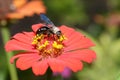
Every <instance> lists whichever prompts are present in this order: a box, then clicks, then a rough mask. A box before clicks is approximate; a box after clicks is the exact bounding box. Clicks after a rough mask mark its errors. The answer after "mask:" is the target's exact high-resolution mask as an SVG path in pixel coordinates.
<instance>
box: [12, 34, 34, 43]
mask: <svg viewBox="0 0 120 80" xmlns="http://www.w3.org/2000/svg"><path fill="white" fill-rule="evenodd" d="M33 37H34V33H33V32H24V33H17V34H16V35H14V36H13V38H14V39H16V40H18V41H20V42H24V43H27V44H31V43H32V38H33Z"/></svg>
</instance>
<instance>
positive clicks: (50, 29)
mask: <svg viewBox="0 0 120 80" xmlns="http://www.w3.org/2000/svg"><path fill="white" fill-rule="evenodd" d="M40 18H41V20H42V21H44V22H45V26H43V27H41V28H39V29H38V30H37V31H36V34H39V35H41V34H47V35H50V34H56V35H57V37H60V36H61V35H62V33H61V31H60V29H59V28H58V27H56V26H55V25H54V24H53V22H52V21H51V20H50V19H49V18H48V17H47V16H46V15H45V14H43V13H42V14H40Z"/></svg>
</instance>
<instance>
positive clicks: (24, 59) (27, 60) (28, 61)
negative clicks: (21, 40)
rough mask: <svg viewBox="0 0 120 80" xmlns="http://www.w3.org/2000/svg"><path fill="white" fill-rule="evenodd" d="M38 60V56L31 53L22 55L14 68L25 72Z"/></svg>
mask: <svg viewBox="0 0 120 80" xmlns="http://www.w3.org/2000/svg"><path fill="white" fill-rule="evenodd" d="M39 59H40V56H39V55H36V53H33V54H31V53H30V54H27V55H23V54H22V56H21V57H19V58H18V60H17V61H16V66H17V68H19V69H21V70H26V69H28V68H30V67H32V65H33V64H34V63H35V62H36V61H38V60H39Z"/></svg>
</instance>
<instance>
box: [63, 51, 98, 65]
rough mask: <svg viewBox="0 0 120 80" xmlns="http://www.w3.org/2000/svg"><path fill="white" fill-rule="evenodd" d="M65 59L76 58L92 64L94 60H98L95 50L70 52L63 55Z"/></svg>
mask: <svg viewBox="0 0 120 80" xmlns="http://www.w3.org/2000/svg"><path fill="white" fill-rule="evenodd" d="M62 56H64V57H69V58H75V59H78V60H81V61H84V62H88V63H91V62H93V60H95V59H96V54H95V52H94V51H93V50H89V49H83V50H76V51H72V52H68V53H65V54H63V55H62Z"/></svg>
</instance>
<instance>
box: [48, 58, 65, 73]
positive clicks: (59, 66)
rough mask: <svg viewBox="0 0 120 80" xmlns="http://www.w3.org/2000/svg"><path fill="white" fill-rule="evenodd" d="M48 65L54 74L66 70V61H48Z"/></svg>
mask: <svg viewBox="0 0 120 80" xmlns="http://www.w3.org/2000/svg"><path fill="white" fill-rule="evenodd" d="M48 64H49V65H50V68H51V69H52V71H53V72H62V71H63V70H64V68H65V63H64V61H62V60H59V59H57V58H56V59H55V58H52V59H48Z"/></svg>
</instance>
